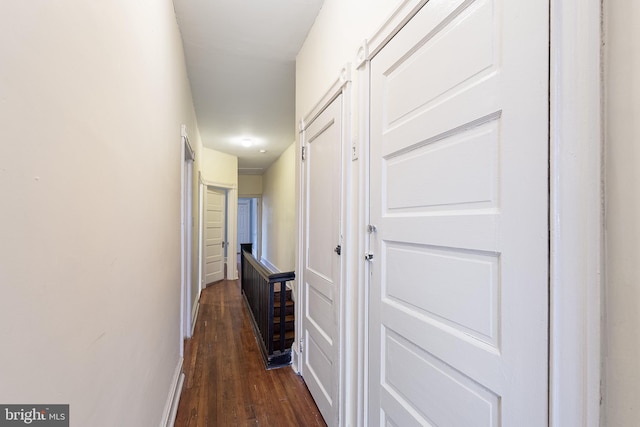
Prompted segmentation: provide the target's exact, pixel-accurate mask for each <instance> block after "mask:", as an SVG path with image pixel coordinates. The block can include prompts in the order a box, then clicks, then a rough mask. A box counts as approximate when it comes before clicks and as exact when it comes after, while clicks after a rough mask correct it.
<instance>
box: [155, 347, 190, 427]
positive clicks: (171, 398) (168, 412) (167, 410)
mask: <svg viewBox="0 0 640 427" xmlns="http://www.w3.org/2000/svg"><path fill="white" fill-rule="evenodd" d="M182 363H183V359H182V357H181V358H180V360H178V365H177V366H176V370H175V372H174V374H173V379H172V381H171V386H170V388H169V395H168V396H167V402H166V403H165V405H164V411H163V412H162V419H161V420H160V427H173V425H174V424H175V422H176V415H177V414H178V404H179V403H180V395H181V393H182V386H183V384H184V374H183V373H182Z"/></svg>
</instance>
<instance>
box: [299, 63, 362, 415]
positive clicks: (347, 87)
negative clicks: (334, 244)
mask: <svg viewBox="0 0 640 427" xmlns="http://www.w3.org/2000/svg"><path fill="white" fill-rule="evenodd" d="M340 95H342V108H341V109H342V132H341V137H342V141H343V143H342V147H341V152H340V157H341V159H342V160H341V168H342V176H341V179H340V194H341V198H340V219H339V223H340V226H339V229H340V236H341V246H342V257H341V262H340V266H341V267H340V292H339V295H338V298H337V299H336V300H337V303H338V327H337V332H338V359H339V361H340V368H339V369H340V370H339V373H338V393H339V396H337V399H336V401H337V405H338V417H339V418H338V419H339V422H340V425H343V424H345V422H344V420H346V419H347V418H346V417H347V416H348V413H347V411H349V410H350V409H352V406H351V405H348V404H347V402H350V401H352V400H354V398H355V396H354V395H353V393H352V389H353V388H352V384H355V377H353V375H354V370H353V368H352V364H351V361H352V360H353V358H354V357H355V351H356V334H355V330H354V328H353V327H350V325H355V322H356V316H355V315H354V313H355V310H352V309H348V307H347V304H346V302H347V301H354V299H350V297H355V292H356V291H355V286H351V285H350V278H349V275H348V272H349V271H352V270H353V268H354V266H353V263H352V261H351V257H352V255H350V254H351V252H352V251H353V250H352V247H355V246H354V245H353V244H352V243H351V242H352V241H355V239H351V238H350V234H353V232H354V227H353V226H352V222H353V221H352V218H351V217H352V215H351V212H352V202H351V199H350V197H349V189H350V188H351V176H352V174H351V168H350V162H351V160H350V159H351V144H349V143H348V141H350V140H351V115H350V114H351V113H350V112H351V64H350V63H347V64H345V65H344V67H342V69H341V70H340V73H339V75H338V78H337V79H336V80H335V81H334V83H333V84H332V85H331V86H330V87H329V89H328V90H327V91H326V92H325V94H324V95H323V96H322V97H321V98H320V100H319V101H318V103H316V105H315V106H314V107H313V108H312V109H311V111H310V112H309V113H308V114H307V115H306V116H305V117H304V118H303V119H301V120H300V123H299V128H298V131H299V138H298V140H297V141H296V144H297V149H296V152H297V158H296V176H297V177H298V179H297V180H296V187H297V188H296V194H297V197H296V212H297V227H298V240H297V242H296V245H297V249H296V255H297V256H296V263H295V271H296V274H297V277H296V281H295V284H296V288H295V291H294V294H295V295H296V301H298V303H297V304H296V319H303V316H304V312H305V310H306V307H305V305H304V292H303V286H300V284H302V283H304V280H305V279H304V263H303V260H304V257H305V253H304V242H305V238H304V233H305V231H304V220H303V218H304V215H305V212H306V210H305V208H304V203H303V201H304V200H305V197H306V194H305V189H304V185H303V183H304V182H305V179H304V176H305V175H304V174H305V173H306V169H305V162H304V161H302V157H303V152H304V150H305V149H306V139H305V131H306V129H307V128H308V125H309V124H311V123H312V122H313V121H314V120H315V119H316V118H317V117H318V116H319V115H320V114H321V113H322V112H323V111H324V110H325V109H326V108H327V107H328V106H329V105H330V104H331V103H332V102H333V101H334V100H335V99H336V98H338V97H339V96H340ZM303 336H304V334H303V327H302V322H296V325H295V339H294V342H293V345H292V347H291V349H292V367H293V369H294V370H295V371H296V372H297V373H298V374H300V375H302V376H304V372H303V370H304V364H303V363H302V360H303V359H302V357H303V356H302V352H303V351H305V347H304V346H302V348H301V344H302V340H303Z"/></svg>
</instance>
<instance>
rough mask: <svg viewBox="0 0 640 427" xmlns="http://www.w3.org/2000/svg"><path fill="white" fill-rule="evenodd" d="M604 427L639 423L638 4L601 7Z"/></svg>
mask: <svg viewBox="0 0 640 427" xmlns="http://www.w3.org/2000/svg"><path fill="white" fill-rule="evenodd" d="M604 11H605V42H606V43H605V59H606V60H605V96H606V107H605V127H606V131H605V132H606V134H605V144H606V155H605V156H606V188H605V191H606V224H605V227H606V257H607V262H606V285H605V316H606V317H605V326H604V343H605V348H604V375H605V378H604V410H605V424H604V425H607V426H608V427H625V426H631V425H637V424H638V420H640V404H639V403H640V332H639V331H640V120H639V119H638V113H639V112H640V4H638V2H624V1H623V2H621V1H613V0H607V1H605V9H604Z"/></svg>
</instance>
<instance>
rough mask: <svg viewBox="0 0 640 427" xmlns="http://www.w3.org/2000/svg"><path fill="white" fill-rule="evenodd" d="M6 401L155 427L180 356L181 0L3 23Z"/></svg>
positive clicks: (66, 2)
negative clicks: (177, 5)
mask: <svg viewBox="0 0 640 427" xmlns="http://www.w3.org/2000/svg"><path fill="white" fill-rule="evenodd" d="M0 58H2V61H1V63H2V65H1V66H0V141H2V142H1V143H0V194H2V208H1V209H0V241H1V242H2V244H0V289H1V292H0V294H1V297H0V340H1V342H2V351H0V402H2V403H69V404H70V405H71V414H72V424H73V425H76V426H95V427H100V426H105V427H110V426H132V427H138V426H157V425H159V423H160V419H161V417H162V413H163V410H164V407H165V403H166V401H167V397H168V394H169V389H170V385H171V381H172V377H173V375H174V372H175V370H176V367H177V366H178V362H179V357H180V356H179V346H178V343H179V313H180V307H179V301H180V179H181V177H180V163H181V157H180V126H181V124H183V123H184V124H187V126H188V128H189V129H190V130H191V136H192V142H194V140H195V145H198V143H199V141H198V140H199V137H198V136H197V132H195V131H194V130H195V129H196V128H197V125H196V120H195V116H194V113H193V105H192V99H191V95H190V90H189V85H188V81H187V75H186V71H185V67H184V59H183V52H182V45H181V41H180V34H179V32H178V28H177V25H176V22H175V16H174V11H173V5H172V3H171V1H170V0H141V1H125V0H115V1H109V2H84V1H71V0H58V1H55V2H51V1H49V0H30V1H26V2H25V1H22V0H7V1H5V2H3V5H2V13H0Z"/></svg>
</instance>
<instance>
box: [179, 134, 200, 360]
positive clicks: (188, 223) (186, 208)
mask: <svg viewBox="0 0 640 427" xmlns="http://www.w3.org/2000/svg"><path fill="white" fill-rule="evenodd" d="M180 145H181V149H180V154H181V156H180V158H181V164H180V176H181V179H180V200H181V209H180V253H181V256H180V270H181V280H180V357H183V356H184V339H185V338H190V337H191V336H192V329H193V328H192V321H193V320H194V319H193V318H192V316H191V312H192V295H191V285H192V265H193V254H192V248H193V165H194V162H195V158H196V154H195V152H194V151H193V148H191V144H190V143H189V136H188V135H187V127H186V126H185V125H182V126H181V129H180Z"/></svg>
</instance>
